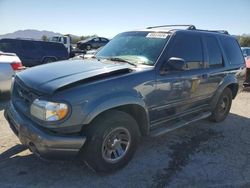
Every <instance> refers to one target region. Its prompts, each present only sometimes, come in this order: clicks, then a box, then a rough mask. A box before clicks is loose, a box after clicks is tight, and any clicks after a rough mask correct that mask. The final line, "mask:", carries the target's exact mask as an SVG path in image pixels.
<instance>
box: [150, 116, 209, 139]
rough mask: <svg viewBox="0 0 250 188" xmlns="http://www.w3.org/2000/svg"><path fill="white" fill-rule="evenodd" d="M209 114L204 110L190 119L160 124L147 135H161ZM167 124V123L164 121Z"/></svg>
mask: <svg viewBox="0 0 250 188" xmlns="http://www.w3.org/2000/svg"><path fill="white" fill-rule="evenodd" d="M210 115H211V112H204V113H202V114H199V115H197V116H195V117H193V118H192V119H190V120H181V121H179V122H177V123H175V124H173V125H169V126H161V127H159V128H156V129H155V130H152V131H151V132H150V133H149V136H150V137H157V136H161V135H163V134H166V133H168V132H170V131H173V130H175V129H178V128H180V127H184V126H186V125H189V124H191V123H194V122H196V121H199V120H202V119H205V118H207V117H209V116H210ZM166 124H167V123H166Z"/></svg>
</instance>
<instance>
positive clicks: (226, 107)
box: [210, 88, 232, 122]
mask: <svg viewBox="0 0 250 188" xmlns="http://www.w3.org/2000/svg"><path fill="white" fill-rule="evenodd" d="M231 105H232V91H231V89H229V88H226V89H225V90H224V91H223V92H222V94H221V96H220V98H219V100H218V102H217V104H216V107H215V109H214V111H213V112H212V115H211V116H210V120H211V121H213V122H221V121H223V120H224V119H226V117H227V115H228V113H229V111H230V108H231Z"/></svg>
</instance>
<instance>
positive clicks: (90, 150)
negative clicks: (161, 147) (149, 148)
mask: <svg viewBox="0 0 250 188" xmlns="http://www.w3.org/2000/svg"><path fill="white" fill-rule="evenodd" d="M86 136H87V140H86V143H85V145H84V146H83V148H82V150H81V152H80V157H81V159H82V160H84V161H85V162H86V163H87V165H88V166H90V167H91V168H92V169H93V170H95V171H96V172H112V171H115V170H118V169H121V168H122V167H124V166H125V165H126V164H127V163H128V162H129V161H130V160H131V159H132V157H133V155H134V153H135V151H136V148H137V145H138V142H139V138H140V132H139V128H138V125H137V123H136V121H135V120H134V119H133V117H131V116H130V115H129V114H127V113H125V112H122V111H118V110H110V111H108V112H106V113H104V114H102V115H101V116H100V117H98V118H97V119H96V120H94V122H93V123H91V124H90V125H89V128H88V129H87V132H86ZM121 138H122V139H121ZM120 142H122V143H120ZM126 143H127V145H126ZM112 144H113V145H112ZM112 150H113V151H112Z"/></svg>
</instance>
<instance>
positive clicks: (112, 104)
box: [82, 95, 149, 130]
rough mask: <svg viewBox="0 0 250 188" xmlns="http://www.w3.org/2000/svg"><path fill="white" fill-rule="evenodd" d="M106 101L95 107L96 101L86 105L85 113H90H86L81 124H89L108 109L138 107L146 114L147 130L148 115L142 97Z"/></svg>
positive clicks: (119, 97)
mask: <svg viewBox="0 0 250 188" xmlns="http://www.w3.org/2000/svg"><path fill="white" fill-rule="evenodd" d="M107 99H108V100H105V101H104V102H103V103H101V104H98V105H95V104H96V101H93V103H92V104H90V105H87V106H88V107H87V109H86V108H85V109H84V111H85V112H90V113H88V114H87V115H86V116H85V118H84V119H83V122H82V124H89V123H90V122H91V121H92V120H93V119H95V118H96V117H97V116H98V115H99V114H101V113H102V112H105V111H107V110H109V109H112V108H116V107H120V106H123V105H138V106H139V107H141V108H142V109H143V110H144V111H145V114H146V118H147V124H146V125H145V126H146V128H147V130H149V114H148V109H147V107H146V104H145V102H144V100H143V98H142V97H139V96H137V97H136V96H121V95H119V96H117V97H114V98H110V97H109V98H107ZM92 106H94V108H92V110H90V109H91V107H92Z"/></svg>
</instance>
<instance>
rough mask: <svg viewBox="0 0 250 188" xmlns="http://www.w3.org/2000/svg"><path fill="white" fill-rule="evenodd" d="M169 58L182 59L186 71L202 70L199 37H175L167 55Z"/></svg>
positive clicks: (186, 35)
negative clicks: (185, 65)
mask: <svg viewBox="0 0 250 188" xmlns="http://www.w3.org/2000/svg"><path fill="white" fill-rule="evenodd" d="M171 57H178V58H182V59H184V60H185V61H186V63H187V68H188V69H200V68H203V66H204V65H203V53H202V44H201V38H200V36H198V35H189V34H182V35H176V38H175V39H174V44H173V46H172V48H171V49H170V51H169V55H168V58H171Z"/></svg>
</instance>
